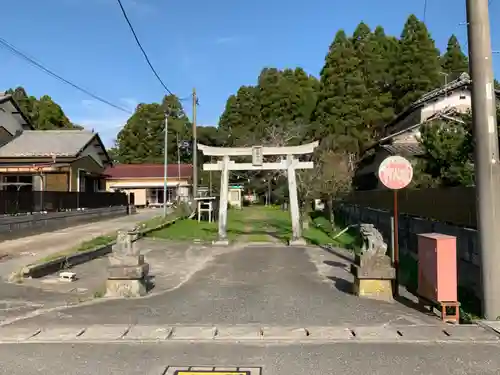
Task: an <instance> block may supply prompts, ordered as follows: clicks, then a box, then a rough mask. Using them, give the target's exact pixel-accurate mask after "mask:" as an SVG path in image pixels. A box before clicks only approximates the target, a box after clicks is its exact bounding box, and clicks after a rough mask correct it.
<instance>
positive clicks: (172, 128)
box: [115, 95, 191, 163]
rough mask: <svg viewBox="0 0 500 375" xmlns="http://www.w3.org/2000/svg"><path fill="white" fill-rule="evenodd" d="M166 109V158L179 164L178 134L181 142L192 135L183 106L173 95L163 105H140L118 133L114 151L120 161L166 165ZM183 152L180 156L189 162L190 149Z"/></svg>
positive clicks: (165, 99) (167, 97)
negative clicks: (166, 141) (165, 140)
mask: <svg viewBox="0 0 500 375" xmlns="http://www.w3.org/2000/svg"><path fill="white" fill-rule="evenodd" d="M166 110H167V111H168V145H167V157H168V161H169V162H171V163H175V162H177V155H178V146H177V135H179V141H181V140H190V139H191V132H190V125H189V120H188V118H187V116H186V114H185V113H184V110H183V109H182V105H181V104H180V102H179V99H178V98H177V97H175V96H173V95H168V96H166V97H164V99H163V102H162V104H158V103H152V104H139V105H138V106H137V108H136V110H135V112H134V114H133V115H132V116H131V117H130V118H129V120H128V121H127V123H126V125H125V126H124V127H123V129H122V130H121V131H120V132H119V133H118V137H117V141H116V151H115V152H116V158H117V160H118V161H119V162H121V163H162V162H163V158H164V153H163V150H164V137H165V132H164V130H165V111H166ZM182 151H183V150H181V152H182ZM184 151H185V153H182V154H181V161H189V160H190V156H189V155H190V152H189V148H187V149H184Z"/></svg>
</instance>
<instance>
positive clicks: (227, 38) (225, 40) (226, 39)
mask: <svg viewBox="0 0 500 375" xmlns="http://www.w3.org/2000/svg"><path fill="white" fill-rule="evenodd" d="M238 40H239V38H238V37H237V36H222V37H218V38H216V39H215V41H214V42H215V44H229V43H235V42H237V41H238Z"/></svg>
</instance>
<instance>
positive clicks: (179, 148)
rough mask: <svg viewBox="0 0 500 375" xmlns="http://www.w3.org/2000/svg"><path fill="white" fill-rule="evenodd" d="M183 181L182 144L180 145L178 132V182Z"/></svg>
mask: <svg viewBox="0 0 500 375" xmlns="http://www.w3.org/2000/svg"><path fill="white" fill-rule="evenodd" d="M180 181H181V144H180V143H179V132H177V182H179V183H180Z"/></svg>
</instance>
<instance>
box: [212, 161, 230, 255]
mask: <svg viewBox="0 0 500 375" xmlns="http://www.w3.org/2000/svg"><path fill="white" fill-rule="evenodd" d="M228 194H229V155H224V157H223V158H222V171H221V176H220V202H219V239H218V240H217V241H216V242H215V244H216V245H227V244H229V241H228V239H227V205H228Z"/></svg>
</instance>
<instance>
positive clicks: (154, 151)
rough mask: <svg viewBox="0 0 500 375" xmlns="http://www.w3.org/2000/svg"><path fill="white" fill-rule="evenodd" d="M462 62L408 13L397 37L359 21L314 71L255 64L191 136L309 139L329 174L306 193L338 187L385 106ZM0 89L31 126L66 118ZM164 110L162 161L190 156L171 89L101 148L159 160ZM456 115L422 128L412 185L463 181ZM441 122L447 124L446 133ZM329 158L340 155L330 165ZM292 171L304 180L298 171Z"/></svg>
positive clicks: (467, 172)
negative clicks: (250, 75)
mask: <svg viewBox="0 0 500 375" xmlns="http://www.w3.org/2000/svg"><path fill="white" fill-rule="evenodd" d="M468 65H469V64H468V59H467V57H466V55H465V54H464V52H463V51H462V48H461V46H460V43H459V42H458V39H457V37H456V36H455V35H451V36H450V38H449V40H448V44H447V47H446V50H444V51H443V52H442V53H441V52H440V51H439V50H438V49H437V48H436V45H435V42H434V40H433V39H432V37H431V35H430V33H429V31H428V29H427V27H426V25H425V23H424V22H422V21H421V20H419V19H418V18H417V17H416V16H415V15H410V16H409V17H408V19H407V20H406V22H405V24H404V25H403V27H402V31H401V34H400V35H399V37H395V36H391V35H387V34H386V33H385V31H384V29H383V27H382V26H375V27H374V28H372V27H370V25H367V24H366V23H364V22H360V23H359V25H358V26H357V27H356V28H355V30H354V32H353V33H352V35H348V34H347V33H346V32H345V31H344V30H338V31H337V32H336V34H335V36H334V38H333V41H332V43H331V44H330V46H329V48H328V50H327V53H326V55H325V59H324V64H323V67H322V69H321V71H320V72H318V73H319V74H318V75H317V76H315V75H314V74H313V73H315V72H306V71H305V70H304V69H303V68H301V67H286V68H278V67H271V66H267V67H264V68H263V69H262V70H261V72H260V74H259V75H258V77H256V79H255V83H254V84H251V85H245V86H241V87H239V89H237V90H236V91H235V92H234V93H232V94H231V95H230V96H229V97H228V99H227V102H226V105H225V108H224V110H223V112H222V114H221V116H220V119H219V123H218V126H213V127H198V128H197V136H198V140H199V142H200V143H204V144H209V145H218V146H243V145H248V146H250V145H255V144H276V145H283V144H299V143H304V142H310V141H313V140H319V141H320V142H321V146H320V149H319V151H318V153H316V154H315V155H314V156H313V158H314V159H315V160H316V161H317V163H318V165H320V166H321V168H319V169H318V170H320V171H321V174H322V175H324V176H330V177H329V182H328V184H327V185H328V186H330V187H325V186H326V185H325V186H323V187H322V188H321V189H322V190H324V191H323V192H321V191H316V193H315V194H316V195H321V196H323V195H324V194H325V192H326V193H328V191H329V190H332V189H333V188H332V186H336V188H335V189H336V190H338V189H339V188H338V186H342V187H343V188H342V189H344V187H345V180H346V178H345V175H346V173H344V172H345V163H346V162H345V160H347V161H348V162H347V164H348V165H349V168H350V166H351V165H352V164H353V163H356V161H357V160H358V158H359V157H360V156H361V155H362V154H363V152H364V151H365V150H366V148H367V146H370V145H371V144H373V142H374V141H376V140H377V139H378V138H380V136H381V135H382V134H383V129H384V125H386V124H387V123H389V122H390V121H391V120H392V119H393V118H394V117H395V115H397V114H398V113H400V112H401V111H403V110H404V109H406V108H407V107H408V106H410V105H411V104H412V103H413V102H414V101H415V100H417V99H419V98H420V97H421V96H422V95H423V94H425V93H427V92H429V91H431V90H433V89H435V88H437V87H439V86H441V85H443V84H444V83H445V81H446V80H448V82H449V81H451V80H453V79H456V78H457V77H458V76H459V75H460V74H461V73H463V72H467V71H468V69H469V68H468ZM495 85H496V87H498V82H496V81H495ZM9 92H10V93H12V94H13V95H14V97H15V99H16V100H17V101H18V103H19V104H20V105H21V107H22V109H23V110H24V111H25V112H26V114H27V115H28V116H29V117H30V118H31V119H32V121H33V123H34V124H35V127H36V128H37V129H66V128H74V127H76V125H74V124H72V123H71V121H70V120H69V119H68V118H67V117H66V116H65V114H64V112H63V111H62V109H61V108H60V107H59V106H58V105H57V104H56V103H55V102H53V101H52V99H51V98H50V97H49V96H43V97H41V98H39V99H37V98H35V97H33V96H29V95H28V94H27V93H26V92H25V90H24V89H23V88H21V87H19V88H16V89H15V90H9ZM158 99H160V98H158ZM165 114H167V116H168V145H167V147H168V149H167V151H168V153H167V154H168V161H169V162H171V163H175V162H177V160H180V161H181V162H191V161H192V156H193V155H192V145H191V140H192V136H193V134H192V124H191V120H190V119H189V118H188V117H187V116H186V113H185V111H184V109H183V106H182V102H181V101H180V100H179V98H177V97H176V96H174V95H167V96H165V97H164V98H162V99H161V100H160V101H159V102H157V103H141V104H139V105H138V106H137V108H136V109H135V111H134V113H133V115H132V116H131V117H130V118H129V119H128V121H127V122H126V124H125V125H124V127H123V128H122V129H121V130H120V132H119V133H118V135H117V139H116V145H115V147H113V148H112V149H111V150H110V153H111V154H112V155H113V158H114V159H115V160H116V161H117V162H122V163H146V162H147V163H162V162H163V155H164V136H165V134H164V129H165ZM463 121H464V123H465V124H466V125H463V124H462V125H461V124H460V123H456V124H455V125H449V124H444V123H440V124H434V125H432V126H429V127H427V128H425V129H423V131H422V146H423V148H424V149H425V156H424V157H423V158H422V159H421V160H420V162H419V171H420V172H421V174H420V177H419V181H418V184H420V185H421V186H424V185H426V184H427V185H436V184H441V185H445V186H453V185H456V184H466V185H467V184H470V183H471V181H473V174H471V173H472V171H473V169H472V167H471V164H470V162H471V160H472V159H471V157H472V156H471V155H472V149H471V148H472V143H471V142H472V141H471V139H472V137H471V131H470V118H465V119H464V120H463ZM445 125H446V126H445ZM447 126H448V127H449V128H450V129H452V128H456V129H455V131H453V132H451V131H450V132H447V131H445V130H444V129H445V128H446V127H447ZM200 156H201V155H200ZM199 160H202V158H201V157H200V158H199ZM333 160H341V161H342V163H333V164H336V165H332V163H331V161H333ZM205 161H206V160H205ZM326 161H328V162H326ZM339 164H342V165H344V166H343V167H342V168H343V169H342V168H340V167H338V165H339ZM337 167H338V168H337ZM328 168H332V170H327V169H328ZM335 168H337V170H335ZM339 168H340V169H339ZM316 172H318V171H316ZM350 172H351V170H349V173H350ZM420 172H419V173H420ZM252 173H253V174H251V176H250V174H249V175H248V176H246V175H244V174H241V176H240V177H241V178H247V177H248V178H250V177H252V176H253V177H255V178H257V179H259V180H263V179H266V178H268V177H266V176H267V175H266V174H264V173H260V174H259V173H254V172H252ZM318 173H319V172H318ZM349 173H347V175H348V174H349ZM311 176H313V175H311ZM311 176H309V177H311ZM332 176H343V177H342V181H340V180H339V181H334V177H332ZM302 177H303V178H302V180H303V181H307V179H308V177H307V176H305V175H304V176H302ZM313 177H314V176H313ZM351 177H352V176H350V175H349V179H350V178H351ZM338 178H339V179H340V177H338ZM277 180H279V179H273V181H277ZM307 185H308V186H307V187H308V188H310V187H311V186H312V185H311V184H307ZM304 187H305V186H304ZM261 188H262V189H265V187H261ZM321 189H320V190H321ZM302 190H303V191H306V190H307V189H306V190H304V189H302ZM344 190H345V189H344ZM304 194H305V195H307V194H306V193H304ZM328 194H330V195H331V194H333V193H331V192H330V193H328Z"/></svg>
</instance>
